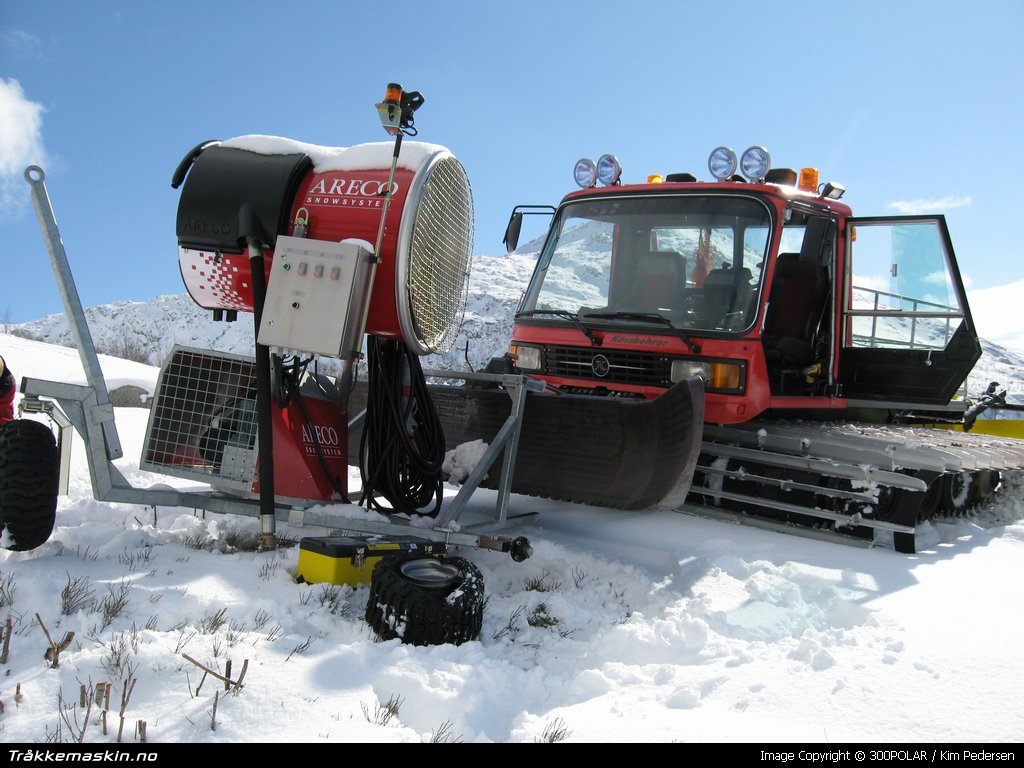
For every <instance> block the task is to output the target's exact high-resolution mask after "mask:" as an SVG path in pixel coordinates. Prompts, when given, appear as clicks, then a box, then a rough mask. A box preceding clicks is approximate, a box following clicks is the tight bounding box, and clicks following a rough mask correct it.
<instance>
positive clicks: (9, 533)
mask: <svg viewBox="0 0 1024 768" xmlns="http://www.w3.org/2000/svg"><path fill="white" fill-rule="evenodd" d="M59 484H60V452H59V450H58V449H57V442H56V441H55V440H54V438H53V433H52V432H51V431H50V429H49V427H47V426H46V425H45V424H41V423H39V422H38V421H30V420H28V419H18V420H16V421H9V422H7V423H6V424H0V531H3V534H2V536H3V537H4V541H6V542H7V543H6V545H5V546H6V548H7V549H13V550H15V551H18V552H23V551H25V550H29V549H35V548H36V547H38V546H40V545H42V544H45V543H46V540H47V539H49V538H50V534H51V533H53V524H54V521H55V520H56V517H57V489H58V485H59Z"/></svg>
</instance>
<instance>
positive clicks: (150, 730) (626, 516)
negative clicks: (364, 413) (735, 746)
mask: <svg viewBox="0 0 1024 768" xmlns="http://www.w3.org/2000/svg"><path fill="white" fill-rule="evenodd" d="M0 350H2V354H3V355H4V357H5V358H6V359H7V362H8V363H9V365H10V366H11V368H12V370H13V371H14V372H15V374H16V375H17V376H18V377H19V378H20V377H22V376H30V377H35V378H43V379H57V380H63V381H83V377H82V374H81V370H80V366H79V365H78V363H77V357H76V356H75V354H74V353H73V352H72V351H71V350H64V349H60V348H57V347H54V346H51V345H48V344H44V343H41V342H34V341H29V340H26V339H23V338H17V337H13V336H6V335H0ZM103 369H104V375H105V377H106V378H107V379H108V381H109V382H111V383H114V382H123V383H133V384H136V385H139V384H142V385H145V386H148V387H149V388H152V386H153V383H154V381H155V378H156V369H155V368H151V367H148V366H141V365H135V366H130V365H129V364H127V363H124V361H120V360H116V359H114V358H104V359H103ZM147 415H148V412H147V411H145V410H143V409H135V408H129V409H120V408H119V409H117V410H116V424H117V427H118V430H119V432H120V436H121V441H122V444H123V445H124V448H125V458H124V459H121V460H119V461H118V462H117V464H118V466H119V467H120V468H121V470H122V471H123V472H124V473H125V475H126V476H127V477H128V478H129V479H130V480H131V481H132V482H133V483H134V484H136V485H142V486H144V485H148V484H151V483H158V482H162V483H171V484H180V483H181V481H176V480H173V479H171V478H166V477H161V476H155V475H152V474H150V473H146V472H141V471H140V470H138V457H139V454H140V451H141V444H142V439H143V432H144V429H145V422H146V418H147ZM73 459H74V467H73V473H72V477H71V488H70V494H69V495H68V496H67V497H65V498H62V499H61V500H60V503H59V507H58V518H57V528H56V530H55V532H54V535H53V537H52V538H51V540H50V541H49V542H48V543H46V544H45V545H43V546H42V547H40V548H39V549H37V550H35V551H32V552H24V553H16V552H9V551H0V622H3V621H4V620H6V617H7V616H10V617H11V620H12V626H13V632H12V633H11V637H10V646H9V653H8V657H7V660H6V663H5V664H3V667H4V674H3V676H2V678H0V700H2V702H3V705H4V709H3V713H2V714H0V738H2V740H3V741H5V742H9V743H18V742H42V741H47V740H71V739H76V738H78V736H79V734H80V733H81V728H82V724H83V723H84V722H85V715H86V712H85V708H83V707H82V706H81V703H80V691H81V689H82V686H85V688H86V689H87V690H95V688H96V686H97V684H99V683H103V682H110V683H112V684H113V688H112V692H111V695H110V701H111V704H110V709H111V711H110V712H109V714H108V715H107V733H106V734H104V731H103V725H102V722H101V718H100V714H99V710H98V709H97V708H96V707H95V706H94V707H93V708H92V711H91V712H90V713H89V720H88V725H87V726H86V727H85V729H84V734H83V739H84V741H85V742H86V743H90V744H105V743H110V742H113V741H114V740H115V739H116V734H117V731H118V724H119V722H120V719H119V717H118V710H119V709H120V702H121V697H122V690H123V681H124V680H126V679H129V678H131V679H134V680H136V681H137V682H136V684H135V687H134V688H132V689H131V694H130V697H129V700H128V703H127V705H126V706H125V708H124V722H125V725H124V732H123V736H122V739H123V740H124V741H125V742H136V741H137V735H136V733H137V732H136V728H137V724H138V722H139V721H144V722H145V728H146V737H147V739H148V741H149V742H213V741H218V742H220V741H223V742H297V743H316V742H343V741H360V742H421V741H431V740H434V741H464V742H476V741H480V742H518V741H535V740H542V741H544V740H549V741H557V740H565V741H580V742H582V741H589V742H647V741H650V742H656V741H666V742H667V741H678V742H743V743H749V742H760V743H762V744H771V743H779V742H812V743H820V744H825V743H837V742H871V743H886V742H889V743H892V742H900V743H909V742H917V743H921V742H939V743H950V742H972V743H973V742H990V743H1006V744H1009V743H1014V742H1018V741H1019V740H1020V738H1021V735H1022V734H1024V685H1022V683H1024V677H1022V675H1021V671H1020V662H1019V657H1020V651H1019V638H1020V637H1021V636H1022V634H1024V615H1022V612H1021V610H1020V607H1021V605H1024V585H1022V580H1021V578H1020V562H1021V560H1022V558H1024V489H1011V491H1010V492H1009V493H1007V494H1006V495H1004V497H1003V498H1002V499H1000V500H999V501H998V502H997V503H996V504H994V505H992V506H991V507H989V508H987V509H986V510H984V511H983V512H982V513H980V514H978V515H977V516H975V517H974V518H972V519H968V520H960V521H955V522H940V523H935V524H932V525H931V526H929V527H928V528H927V530H926V532H925V535H924V540H925V544H924V546H923V547H922V550H923V551H921V552H919V553H918V554H915V555H902V554H896V553H894V552H893V551H891V550H887V549H858V548H853V547H845V546H841V545H838V544H833V543H825V542H819V541H813V540H808V539H804V538H799V537H795V536H787V535H783V534H777V533H769V532H764V531H760V530H757V529H753V528H748V527H743V526H739V525H735V524H730V523H724V522H715V521H710V520H705V519H701V518H694V517H690V516H687V515H683V514H679V513H672V512H642V513H626V512H621V511H611V510H605V509H598V508H592V507H582V506H575V505H567V504H560V503H554V502H548V501H539V500H536V499H532V498H525V497H513V512H515V513H528V512H533V513H539V514H538V515H537V516H536V518H533V519H532V520H531V522H529V523H525V524H522V525H521V526H520V527H518V528H517V529H516V533H517V535H525V536H528V537H529V538H530V540H531V542H532V544H533V548H534V555H533V557H532V558H530V559H529V560H527V561H526V562H524V563H519V564H517V563H514V562H512V561H511V559H510V558H508V557H507V556H505V555H500V554H496V553H492V552H485V551H476V550H468V551H462V552H460V554H463V555H464V556H466V557H468V558H469V559H471V560H472V561H473V562H474V563H476V564H477V565H478V567H479V568H480V570H481V571H482V573H483V576H484V579H485V582H486V589H487V604H486V611H485V617H484V625H483V631H482V632H481V634H480V637H479V639H478V640H476V641H472V642H469V643H466V644H464V645H461V646H458V647H455V646H450V645H446V646H437V647H421V648H418V647H410V646H406V645H403V644H401V643H400V642H399V641H397V640H394V641H388V642H378V641H376V640H375V639H374V637H373V635H372V632H371V631H370V630H369V628H368V627H367V625H366V623H365V622H364V621H363V619H362V615H363V612H364V609H365V604H366V600H367V596H368V591H369V590H368V588H367V587H361V588H359V589H351V588H348V587H333V586H329V585H308V584H302V583H296V580H295V571H296V566H297V562H298V556H299V550H298V548H297V547H294V546H293V547H290V548H282V549H279V550H277V551H274V552H256V551H253V544H254V542H255V540H256V538H257V536H256V533H257V530H258V527H257V522H256V521H255V520H254V519H251V518H239V517H233V516H224V515H216V514H207V515H206V516H205V517H204V516H203V515H202V514H199V515H197V514H194V513H193V511H192V510H190V509H181V508H165V507H159V508H157V509H153V508H151V507H150V508H144V507H139V506H132V505H127V504H111V503H101V502H97V501H95V500H93V498H92V493H91V489H90V484H89V480H88V476H87V472H86V470H85V466H84V459H83V452H82V446H81V443H80V442H77V441H76V444H75V450H74V452H73ZM351 483H352V484H353V486H355V485H356V484H358V474H356V475H354V476H353V477H352V478H351ZM449 493H451V494H454V493H455V489H454V488H451V489H449ZM473 504H474V505H476V506H478V507H479V508H481V509H486V508H488V507H489V506H490V505H493V496H492V495H491V494H490V493H487V492H481V493H480V494H479V495H478V496H477V497H475V498H474V501H473ZM286 533H287V534H288V535H290V536H293V537H296V538H298V537H301V536H304V535H323V534H324V533H325V531H324V530H323V529H291V530H288V531H286ZM75 603H77V605H75ZM118 603H123V606H122V607H121V608H120V610H117V605H118ZM37 614H38V617H39V619H41V620H42V622H43V623H44V624H45V626H46V628H47V630H48V631H49V633H50V635H51V636H52V637H53V638H54V640H57V641H59V639H60V638H62V637H64V635H65V633H68V632H74V633H75V636H74V639H73V640H72V641H71V643H70V644H69V646H68V647H67V648H66V649H65V650H63V651H62V652H61V654H60V666H59V667H58V668H52V667H51V666H50V664H49V663H48V662H46V661H44V659H43V653H44V651H45V650H46V648H47V645H48V644H47V641H46V638H45V636H44V634H43V631H42V628H41V626H40V624H39V621H38V620H37V618H36V616H37ZM186 654H187V655H188V656H189V657H191V658H192V659H195V661H197V662H199V663H201V664H204V665H206V666H208V667H210V668H212V669H215V670H218V671H220V672H223V671H224V669H225V665H226V663H227V662H228V661H229V660H230V662H231V664H232V670H233V672H232V677H233V678H235V679H237V677H238V675H239V673H240V670H241V669H242V667H243V665H245V669H246V673H245V678H244V687H243V688H242V689H241V690H240V691H238V692H237V693H225V690H224V686H223V684H221V683H220V682H219V681H217V680H216V679H214V678H212V677H207V678H206V679H205V680H203V672H202V671H201V670H200V669H199V667H198V666H196V665H195V664H194V663H193V662H191V661H189V660H187V659H186V658H185V655H186ZM214 726H215V727H214Z"/></svg>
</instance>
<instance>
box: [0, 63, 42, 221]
mask: <svg viewBox="0 0 1024 768" xmlns="http://www.w3.org/2000/svg"><path fill="white" fill-rule="evenodd" d="M42 115H43V106H42V104H37V103H36V102H34V101H29V100H28V99H27V98H25V92H24V91H23V90H22V88H21V84H20V83H19V82H18V81H17V80H13V79H12V80H5V79H4V78H0V218H6V217H7V216H9V215H12V214H14V213H16V212H17V211H19V210H20V209H21V208H22V207H23V206H24V205H25V204H26V202H27V199H28V195H27V194H26V189H27V187H28V185H27V184H26V183H25V181H24V180H23V178H22V174H23V173H24V171H25V167H26V166H28V165H32V164H36V165H43V164H45V162H46V150H45V148H44V147H43V135H42V126H43V117H42Z"/></svg>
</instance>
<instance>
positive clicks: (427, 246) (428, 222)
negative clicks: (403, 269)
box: [407, 156, 473, 353]
mask: <svg viewBox="0 0 1024 768" xmlns="http://www.w3.org/2000/svg"><path fill="white" fill-rule="evenodd" d="M472 254H473V193H472V190H471V189H470V186H469V177H468V176H467V175H466V171H465V169H464V168H463V167H462V164H461V163H460V162H459V161H458V160H457V159H455V158H454V157H451V156H448V157H444V158H442V159H441V160H440V161H438V162H437V163H436V164H435V165H434V166H432V167H431V169H430V175H429V177H428V178H427V180H426V183H425V184H424V186H423V194H422V196H421V198H420V200H419V205H418V207H417V209H416V219H415V222H414V224H413V233H412V247H411V249H410V254H409V277H408V285H407V290H408V295H409V305H410V308H411V311H412V320H413V323H414V324H415V327H416V331H417V334H418V336H419V338H420V339H421V340H422V341H423V344H424V346H426V347H427V348H428V349H429V351H430V352H433V353H444V352H447V351H448V350H449V349H450V348H451V346H452V344H454V343H455V337H456V336H457V335H458V332H459V329H460V327H461V326H462V318H463V314H464V312H465V310H466V294H467V291H468V288H469V270H470V267H471V262H472Z"/></svg>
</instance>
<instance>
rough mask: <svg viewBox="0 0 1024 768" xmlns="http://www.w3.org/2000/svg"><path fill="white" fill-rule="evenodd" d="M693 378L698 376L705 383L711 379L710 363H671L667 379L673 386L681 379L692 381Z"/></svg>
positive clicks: (674, 361)
mask: <svg viewBox="0 0 1024 768" xmlns="http://www.w3.org/2000/svg"><path fill="white" fill-rule="evenodd" d="M694 376H699V377H700V378H702V379H704V381H705V383H706V382H707V380H708V379H710V378H711V363H704V362H701V361H699V360H673V361H672V370H671V371H669V379H670V380H671V381H672V383H673V384H677V383H679V382H680V381H682V380H683V379H692V378H693V377H694Z"/></svg>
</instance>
